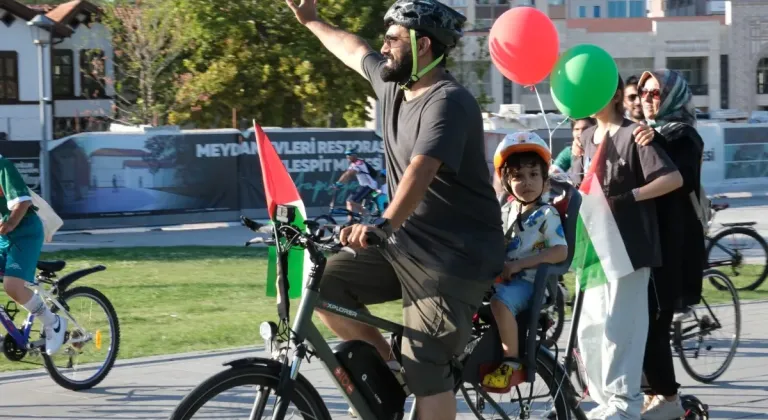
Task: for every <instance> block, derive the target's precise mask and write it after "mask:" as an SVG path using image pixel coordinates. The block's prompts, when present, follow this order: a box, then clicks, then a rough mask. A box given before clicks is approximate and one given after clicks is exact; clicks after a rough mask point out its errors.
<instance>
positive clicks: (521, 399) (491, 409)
mask: <svg viewBox="0 0 768 420" xmlns="http://www.w3.org/2000/svg"><path fill="white" fill-rule="evenodd" d="M536 375H537V379H536V381H535V382H534V383H533V384H529V383H522V384H520V385H519V386H518V387H517V389H515V388H512V389H511V390H510V392H509V393H508V394H506V395H508V396H509V397H507V398H498V401H495V400H496V398H497V397H502V395H501V394H490V393H487V392H485V391H483V390H482V389H481V387H480V386H479V385H473V384H461V386H460V388H459V390H460V391H461V394H462V396H463V397H464V401H466V403H467V405H468V406H469V409H470V411H472V413H473V414H474V415H475V417H477V418H478V419H479V420H485V419H498V418H503V417H501V415H500V414H499V411H501V412H502V413H504V414H506V415H507V416H509V417H510V418H548V419H557V420H567V419H570V418H571V411H570V410H569V409H568V403H567V398H568V395H567V393H569V392H571V387H570V383H569V380H568V377H567V375H566V374H565V371H564V370H563V369H562V368H559V367H558V366H557V365H555V364H554V363H553V359H552V358H551V357H546V356H545V355H543V354H542V353H541V352H539V354H538V355H537V356H536ZM538 384H543V385H545V386H546V391H545V390H543V389H542V390H541V392H539V391H536V389H537V388H538V387H537V385H538ZM467 386H469V387H467ZM531 387H533V396H532V399H531V401H528V397H529V396H530V395H531V389H530V388H531ZM518 391H519V394H518ZM470 392H474V394H475V398H474V399H473V398H472V397H471V396H470ZM547 398H551V399H549V400H548V401H546V402H542V403H537V402H536V401H538V400H539V399H547ZM515 399H516V400H515ZM502 400H506V401H509V403H506V402H505V403H502ZM529 403H530V404H529ZM502 404H503V405H502ZM505 406H507V407H509V408H505ZM514 409H516V410H514ZM512 410H513V411H512ZM524 413H525V414H527V416H528V417H525V416H524Z"/></svg>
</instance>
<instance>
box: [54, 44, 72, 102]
mask: <svg viewBox="0 0 768 420" xmlns="http://www.w3.org/2000/svg"><path fill="white" fill-rule="evenodd" d="M73 69H74V66H73V65H72V50H53V96H54V97H58V98H67V97H72V96H74V95H75V86H74V83H75V79H74V77H72V71H73Z"/></svg>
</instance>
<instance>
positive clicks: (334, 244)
mask: <svg viewBox="0 0 768 420" xmlns="http://www.w3.org/2000/svg"><path fill="white" fill-rule="evenodd" d="M240 219H241V221H242V222H243V225H244V226H245V227H247V228H248V229H250V230H252V231H254V232H258V231H259V230H260V229H261V228H262V227H264V225H262V224H261V223H259V222H256V221H255V220H252V219H249V218H248V217H245V216H240ZM310 223H312V222H305V224H310ZM274 229H276V230H275V231H276V232H277V237H279V238H285V239H287V240H288V243H289V247H290V246H293V245H296V244H299V245H302V246H303V247H304V248H305V249H307V250H308V251H309V253H310V254H311V255H312V256H313V257H314V256H315V255H317V254H318V253H322V252H323V251H327V252H331V253H338V252H348V253H350V254H352V256H355V257H356V256H357V252H356V251H355V250H354V249H352V248H350V247H348V246H344V245H342V244H341V242H340V241H339V233H340V232H341V230H340V229H334V233H333V241H331V242H330V243H320V238H318V237H316V235H314V234H312V233H305V232H301V231H299V230H298V229H297V228H296V227H295V226H293V225H290V224H281V223H277V224H276V225H275V226H274ZM366 242H367V243H368V244H369V245H371V246H381V245H383V244H384V242H385V240H384V239H383V238H381V237H380V236H378V235H377V234H375V233H374V232H368V233H367V234H366ZM254 244H265V245H275V244H276V238H275V236H272V237H264V236H258V237H255V238H253V239H251V240H249V241H248V242H246V243H245V246H251V245H254Z"/></svg>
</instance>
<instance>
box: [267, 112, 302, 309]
mask: <svg viewBox="0 0 768 420" xmlns="http://www.w3.org/2000/svg"><path fill="white" fill-rule="evenodd" d="M253 130H254V134H255V136H256V146H257V148H258V152H259V161H260V163H261V177H262V180H263V181H264V194H265V195H266V198H267V211H268V212H269V219H270V220H274V215H275V209H276V208H277V205H278V204H281V205H282V204H285V205H291V206H295V207H296V209H297V210H298V211H297V213H296V220H295V221H294V222H293V225H294V226H296V227H298V228H299V229H300V230H301V231H304V232H306V230H307V227H306V225H304V221H305V220H306V218H307V211H306V209H305V208H304V202H303V201H301V196H300V195H299V190H297V189H296V184H294V182H293V179H291V175H290V174H289V173H288V170H287V169H286V168H285V165H283V161H282V160H281V159H280V156H279V155H278V154H277V152H276V151H275V148H274V146H272V143H270V141H269V138H268V137H267V134H266V133H265V132H264V130H262V129H261V127H260V126H259V125H258V124H256V121H254V122H253ZM310 267H311V262H310V260H309V253H308V252H306V251H304V250H303V249H300V248H298V247H296V248H293V249H291V251H290V252H289V253H288V264H287V268H288V284H289V289H288V298H291V299H292V298H298V297H300V296H301V291H302V290H303V289H304V287H303V286H304V284H305V282H306V281H307V279H308V278H309V269H310ZM276 280H277V250H276V249H275V247H274V246H270V247H269V260H268V265H267V296H269V297H277V302H278V304H279V303H280V302H281V298H282V297H281V296H278V293H277V285H276Z"/></svg>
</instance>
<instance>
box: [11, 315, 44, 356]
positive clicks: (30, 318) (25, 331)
mask: <svg viewBox="0 0 768 420" xmlns="http://www.w3.org/2000/svg"><path fill="white" fill-rule="evenodd" d="M34 321H35V316H34V315H32V314H29V315H27V318H26V319H25V320H24V327H23V328H22V329H18V328H16V325H15V324H14V323H13V320H12V319H11V316H10V315H9V314H8V311H6V309H5V308H3V307H0V323H2V324H3V327H4V328H5V330H6V331H7V332H8V334H10V335H11V337H12V338H13V341H14V342H15V343H16V345H17V346H18V347H19V348H21V349H24V350H31V349H33V348H38V347H41V346H42V344H43V343H45V340H42V339H41V340H38V341H36V342H34V343H31V344H30V343H29V334H30V333H31V332H32V324H33V322H34Z"/></svg>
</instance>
